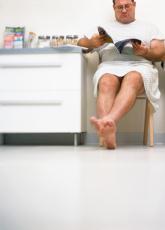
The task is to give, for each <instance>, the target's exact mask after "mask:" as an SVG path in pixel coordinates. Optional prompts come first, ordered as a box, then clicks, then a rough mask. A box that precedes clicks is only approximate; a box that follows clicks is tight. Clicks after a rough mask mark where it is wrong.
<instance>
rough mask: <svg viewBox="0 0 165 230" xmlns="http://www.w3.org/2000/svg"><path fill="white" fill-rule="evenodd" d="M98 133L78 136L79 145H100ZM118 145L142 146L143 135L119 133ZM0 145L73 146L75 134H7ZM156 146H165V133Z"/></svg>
mask: <svg viewBox="0 0 165 230" xmlns="http://www.w3.org/2000/svg"><path fill="white" fill-rule="evenodd" d="M98 142H99V141H98V137H97V135H96V133H84V134H83V135H82V136H78V144H81V143H83V144H84V145H98ZM117 143H118V144H126V145H127V144H128V145H141V144H142V143H143V133H126V132H122V133H117ZM0 144H6V145H73V144H74V137H73V134H69V133H68V134H55V133H54V134H50V133H45V134H37V133H36V134H5V135H3V136H2V135H0ZM154 144H165V133H156V134H154Z"/></svg>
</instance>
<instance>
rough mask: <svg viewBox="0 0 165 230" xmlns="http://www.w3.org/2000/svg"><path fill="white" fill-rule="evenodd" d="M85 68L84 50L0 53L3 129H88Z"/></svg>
mask: <svg viewBox="0 0 165 230" xmlns="http://www.w3.org/2000/svg"><path fill="white" fill-rule="evenodd" d="M84 69H85V60H84V57H83V56H82V54H81V53H55V54H20V55H19V54H10V55H6V54H5V55H4V54H3V55H0V132H1V133H28V132H30V133H33V132H35V133H37V132H39V133H42V132H46V133H49V132H50V133H53V132H54V133H55V132H58V133H60V132H61V133H81V132H85V131H86V80H85V76H84Z"/></svg>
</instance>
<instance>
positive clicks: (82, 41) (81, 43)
mask: <svg viewBox="0 0 165 230" xmlns="http://www.w3.org/2000/svg"><path fill="white" fill-rule="evenodd" d="M77 45H78V46H83V47H86V48H93V47H92V44H91V39H89V38H87V37H84V38H80V39H79V40H78V43H77Z"/></svg>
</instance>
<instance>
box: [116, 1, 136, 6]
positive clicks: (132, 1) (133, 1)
mask: <svg viewBox="0 0 165 230" xmlns="http://www.w3.org/2000/svg"><path fill="white" fill-rule="evenodd" d="M112 1H113V4H114V5H115V1H116V0H112ZM131 1H132V2H134V0H131Z"/></svg>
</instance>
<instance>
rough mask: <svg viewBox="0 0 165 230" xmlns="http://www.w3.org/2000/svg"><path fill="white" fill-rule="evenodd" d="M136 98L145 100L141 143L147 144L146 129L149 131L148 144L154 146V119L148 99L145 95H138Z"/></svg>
mask: <svg viewBox="0 0 165 230" xmlns="http://www.w3.org/2000/svg"><path fill="white" fill-rule="evenodd" d="M137 99H143V100H146V105H145V120H144V133H143V144H144V145H147V144H148V131H149V146H150V147H153V146H154V125H153V123H154V120H153V109H152V105H151V103H150V101H149V100H148V98H147V97H146V95H140V96H138V97H137Z"/></svg>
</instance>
